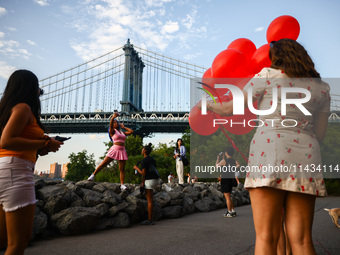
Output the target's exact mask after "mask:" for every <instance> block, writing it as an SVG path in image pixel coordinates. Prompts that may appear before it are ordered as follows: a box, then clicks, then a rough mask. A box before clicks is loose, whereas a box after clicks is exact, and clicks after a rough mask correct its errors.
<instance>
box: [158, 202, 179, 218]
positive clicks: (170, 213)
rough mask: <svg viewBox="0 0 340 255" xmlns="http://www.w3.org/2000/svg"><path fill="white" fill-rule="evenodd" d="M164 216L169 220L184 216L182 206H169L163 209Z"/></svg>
mask: <svg viewBox="0 0 340 255" xmlns="http://www.w3.org/2000/svg"><path fill="white" fill-rule="evenodd" d="M162 213H163V216H164V217H165V218H168V219H174V218H179V217H181V216H183V215H184V209H183V207H182V206H178V205H175V206H168V207H165V208H163V209H162Z"/></svg>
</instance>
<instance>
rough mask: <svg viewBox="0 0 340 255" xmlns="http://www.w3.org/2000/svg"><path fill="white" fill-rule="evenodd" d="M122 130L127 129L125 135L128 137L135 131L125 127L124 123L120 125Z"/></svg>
mask: <svg viewBox="0 0 340 255" xmlns="http://www.w3.org/2000/svg"><path fill="white" fill-rule="evenodd" d="M120 128H122V129H125V130H126V131H125V132H124V134H125V135H126V136H128V135H131V134H132V133H133V130H132V129H131V128H128V127H125V126H124V124H123V123H121V124H120Z"/></svg>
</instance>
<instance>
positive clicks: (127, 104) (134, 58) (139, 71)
mask: <svg viewBox="0 0 340 255" xmlns="http://www.w3.org/2000/svg"><path fill="white" fill-rule="evenodd" d="M123 50H124V51H125V66H124V84H123V98H122V101H120V104H121V105H122V109H121V112H122V113H124V114H127V115H129V114H130V113H132V112H141V111H143V109H142V88H143V84H142V83H143V76H142V75H143V68H144V67H145V65H144V63H143V61H142V59H141V58H140V57H139V56H138V52H136V50H135V49H134V48H133V44H130V39H128V40H127V43H126V44H125V45H124V47H123Z"/></svg>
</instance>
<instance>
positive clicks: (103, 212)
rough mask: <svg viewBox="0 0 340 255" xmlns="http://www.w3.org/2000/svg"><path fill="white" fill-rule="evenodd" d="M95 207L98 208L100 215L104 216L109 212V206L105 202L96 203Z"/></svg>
mask: <svg viewBox="0 0 340 255" xmlns="http://www.w3.org/2000/svg"><path fill="white" fill-rule="evenodd" d="M93 208H95V209H97V210H98V214H99V217H103V216H104V215H106V214H108V213H109V206H108V205H107V204H105V203H102V204H99V205H96V206H95V207H93Z"/></svg>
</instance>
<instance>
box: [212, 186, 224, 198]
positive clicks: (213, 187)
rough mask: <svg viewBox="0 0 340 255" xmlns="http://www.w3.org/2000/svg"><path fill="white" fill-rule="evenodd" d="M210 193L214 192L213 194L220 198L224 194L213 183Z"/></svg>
mask: <svg viewBox="0 0 340 255" xmlns="http://www.w3.org/2000/svg"><path fill="white" fill-rule="evenodd" d="M208 190H209V192H210V194H212V195H213V196H217V197H218V198H219V199H223V197H224V195H223V193H222V192H221V191H218V190H217V185H211V186H210V187H209V188H208Z"/></svg>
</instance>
